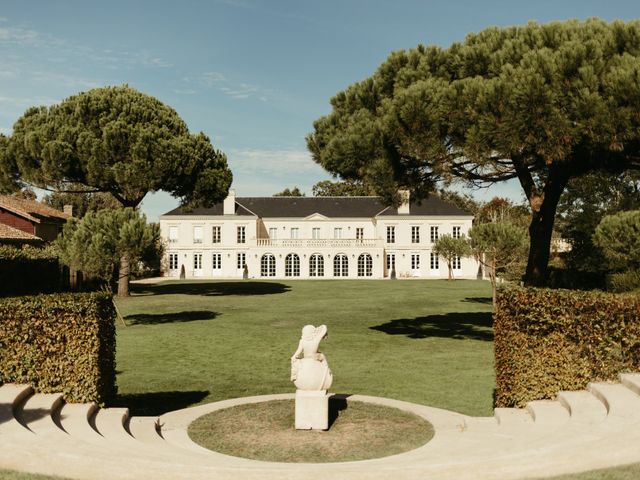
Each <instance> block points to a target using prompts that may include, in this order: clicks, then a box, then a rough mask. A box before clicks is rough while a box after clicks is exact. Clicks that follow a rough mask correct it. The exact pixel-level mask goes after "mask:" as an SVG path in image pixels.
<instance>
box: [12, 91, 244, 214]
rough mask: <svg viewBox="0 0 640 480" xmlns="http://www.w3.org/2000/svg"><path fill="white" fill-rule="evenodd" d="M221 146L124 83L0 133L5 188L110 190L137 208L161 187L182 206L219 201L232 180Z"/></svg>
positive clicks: (37, 111) (32, 115)
mask: <svg viewBox="0 0 640 480" xmlns="http://www.w3.org/2000/svg"><path fill="white" fill-rule="evenodd" d="M231 179H232V175H231V171H230V170H229V168H228V167H227V161H226V157H225V155H224V153H222V152H220V151H219V150H216V149H215V148H214V147H213V146H212V145H211V142H210V140H209V138H208V137H207V136H206V135H205V134H204V133H198V134H195V135H192V134H190V133H189V130H188V128H187V126H186V124H185V123H184V121H183V120H182V119H181V118H180V117H179V116H178V114H177V113H176V112H175V110H173V109H172V108H170V107H168V106H166V105H164V104H163V103H161V102H160V101H158V100H157V99H155V98H153V97H150V96H148V95H145V94H143V93H140V92H138V91H137V90H134V89H133V88H130V87H128V86H126V85H125V86H119V87H105V88H96V89H94V90H90V91H87V92H83V93H79V94H78V95H75V96H72V97H70V98H68V99H66V100H64V101H63V102H61V103H60V104H58V105H53V106H51V107H32V108H29V109H28V110H27V111H26V112H25V113H24V115H23V116H22V117H20V118H19V119H18V120H17V121H16V123H15V124H14V126H13V133H12V134H11V135H10V136H9V137H2V138H0V184H1V186H2V188H3V189H5V190H6V189H8V188H11V187H13V188H15V187H17V186H19V185H20V184H22V183H28V184H31V185H34V186H37V187H40V188H44V189H49V190H52V191H58V192H64V191H68V190H72V191H75V190H76V189H75V188H72V187H74V186H75V185H78V184H79V185H82V186H84V188H85V191H86V192H91V193H94V192H108V193H110V194H111V195H112V196H113V197H114V198H115V199H117V200H118V202H120V204H122V205H123V206H128V207H135V206H137V205H139V204H140V202H141V201H142V199H143V198H144V196H145V195H146V194H147V193H148V192H154V191H157V190H164V191H166V192H169V193H171V194H172V195H174V196H176V197H178V198H180V200H181V203H182V204H183V205H186V206H195V205H205V206H210V205H213V204H214V203H216V202H219V201H221V200H222V199H223V198H224V197H225V196H226V193H227V191H228V189H229V185H230V184H231Z"/></svg>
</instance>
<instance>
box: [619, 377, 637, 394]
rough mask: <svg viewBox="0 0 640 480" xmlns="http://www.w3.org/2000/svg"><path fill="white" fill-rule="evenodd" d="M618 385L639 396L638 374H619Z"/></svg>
mask: <svg viewBox="0 0 640 480" xmlns="http://www.w3.org/2000/svg"><path fill="white" fill-rule="evenodd" d="M619 378H620V383H622V384H623V385H624V386H625V387H627V388H628V389H629V390H632V391H633V392H634V393H635V394H637V395H640V373H621V374H620V375H619Z"/></svg>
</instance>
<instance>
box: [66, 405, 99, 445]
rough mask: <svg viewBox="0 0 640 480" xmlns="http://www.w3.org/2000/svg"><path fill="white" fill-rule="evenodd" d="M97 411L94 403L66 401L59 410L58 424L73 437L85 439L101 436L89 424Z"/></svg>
mask: <svg viewBox="0 0 640 480" xmlns="http://www.w3.org/2000/svg"><path fill="white" fill-rule="evenodd" d="M97 411H98V405H96V404H95V403H66V404H65V405H64V406H63V407H62V409H61V410H60V424H61V426H62V428H63V429H64V431H65V432H67V433H68V434H69V435H71V436H72V437H73V438H77V439H79V440H85V441H90V440H92V439H94V440H95V439H99V438H102V437H101V436H100V434H99V433H98V432H97V431H96V430H95V429H94V428H93V427H92V426H91V421H92V418H93V416H94V415H95V414H96V413H97Z"/></svg>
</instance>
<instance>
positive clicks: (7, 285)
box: [0, 245, 63, 295]
mask: <svg viewBox="0 0 640 480" xmlns="http://www.w3.org/2000/svg"><path fill="white" fill-rule="evenodd" d="M62 282H63V275H62V270H61V267H60V264H59V262H58V257H57V256H56V255H55V254H54V253H53V252H52V251H51V249H42V248H35V247H30V246H26V247H23V248H16V247H11V246H6V245H0V295H25V294H34V293H46V292H55V291H58V290H60V288H61V287H62Z"/></svg>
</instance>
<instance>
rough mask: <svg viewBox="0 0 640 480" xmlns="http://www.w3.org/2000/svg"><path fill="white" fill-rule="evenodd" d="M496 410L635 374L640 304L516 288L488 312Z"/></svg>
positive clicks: (629, 298)
mask: <svg viewBox="0 0 640 480" xmlns="http://www.w3.org/2000/svg"><path fill="white" fill-rule="evenodd" d="M493 328H494V336H495V343H494V348H495V369H496V399H495V403H496V406H497V407H523V406H524V405H525V404H526V403H527V402H528V401H530V400H541V399H548V398H554V397H555V394H556V393H557V392H558V391H560V390H580V389H584V388H585V387H586V386H587V383H588V382H590V381H603V380H615V379H616V377H617V374H618V373H620V372H623V371H638V370H640V297H638V296H634V295H616V294H611V293H602V292H583V291H573V290H550V289H534V288H522V287H507V288H503V289H500V290H499V291H498V295H497V298H496V305H495V309H494V324H493Z"/></svg>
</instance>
